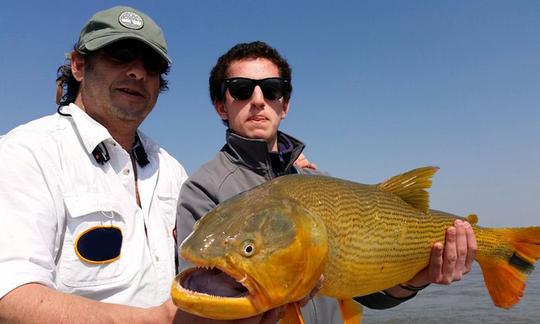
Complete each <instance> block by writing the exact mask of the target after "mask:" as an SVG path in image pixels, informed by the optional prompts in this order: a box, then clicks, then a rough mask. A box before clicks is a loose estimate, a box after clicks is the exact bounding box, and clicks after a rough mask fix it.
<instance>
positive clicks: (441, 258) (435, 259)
mask: <svg viewBox="0 0 540 324" xmlns="http://www.w3.org/2000/svg"><path fill="white" fill-rule="evenodd" d="M477 249H478V246H477V244H476V236H475V235H474V231H473V229H472V226H471V224H469V223H468V222H466V221H462V220H460V219H457V220H455V221H454V226H450V227H449V228H448V229H447V230H446V236H445V243H444V245H443V244H442V243H440V242H437V243H435V244H434V245H433V248H432V249H431V258H430V260H429V265H428V267H427V268H425V269H424V270H422V271H420V272H419V273H418V274H417V275H416V276H414V277H413V278H412V279H411V280H409V281H408V282H407V284H408V285H410V286H413V287H421V286H425V285H426V284H429V283H436V284H442V285H449V284H450V283H452V282H454V281H459V280H461V278H463V275H465V274H467V273H469V272H470V271H471V265H472V262H473V261H474V258H475V256H476V250H477Z"/></svg>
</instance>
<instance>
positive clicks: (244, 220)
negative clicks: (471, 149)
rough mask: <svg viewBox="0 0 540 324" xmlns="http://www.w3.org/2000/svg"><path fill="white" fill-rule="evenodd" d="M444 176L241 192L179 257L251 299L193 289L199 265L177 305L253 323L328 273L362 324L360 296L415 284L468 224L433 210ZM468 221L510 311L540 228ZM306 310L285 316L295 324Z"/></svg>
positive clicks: (289, 183) (488, 274) (539, 241)
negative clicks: (453, 230)
mask: <svg viewBox="0 0 540 324" xmlns="http://www.w3.org/2000/svg"><path fill="white" fill-rule="evenodd" d="M437 170H438V169H437V168H435V167H426V168H419V169H415V170H412V171H409V172H407V173H404V174H401V175H398V176H395V177H393V178H391V179H389V180H387V181H385V182H382V183H380V184H376V185H366V184H359V183H354V182H350V181H345V180H341V179H336V178H331V177H326V176H313V175H290V176H283V177H279V178H276V179H274V180H272V181H270V182H267V183H265V184H262V185H260V186H258V187H256V188H254V189H252V190H249V191H246V192H244V193H242V194H240V195H237V196H235V197H233V198H232V199H230V200H228V201H226V202H223V203H221V204H220V205H219V206H218V207H216V208H215V209H214V210H213V211H211V212H210V213H208V214H207V215H205V216H204V217H203V218H202V219H201V220H199V221H198V222H197V224H196V225H195V229H194V232H193V233H192V234H191V235H190V236H189V237H188V238H187V239H186V240H185V241H184V242H183V244H182V246H181V251H180V254H181V256H182V257H183V258H184V259H186V260H188V261H189V262H191V263H193V264H195V265H196V266H198V267H205V268H218V269H220V270H221V271H223V272H225V273H226V274H228V275H229V276H231V277H233V278H234V279H235V280H236V281H238V282H239V283H241V284H242V285H243V286H244V287H245V288H246V289H247V294H246V295H245V296H239V297H220V296H212V295H209V294H206V293H200V292H195V291H191V290H189V289H184V288H183V287H182V284H183V282H184V281H185V280H187V279H188V278H189V276H190V273H192V272H193V271H194V269H193V268H192V269H188V270H186V271H184V272H182V273H181V274H179V275H178V277H177V278H176V279H175V281H174V282H173V285H172V292H171V295H172V299H173V301H174V303H175V304H176V305H177V306H178V307H179V308H181V309H183V310H185V311H187V312H190V313H193V314H197V315H200V316H204V317H210V318H213V319H237V318H245V317H249V316H253V315H255V314H258V313H261V312H264V311H266V310H268V309H271V308H274V307H277V306H280V305H284V304H287V303H290V302H294V301H296V300H298V299H300V298H302V297H303V296H305V295H307V294H308V293H309V291H310V289H311V288H312V287H313V286H314V285H315V283H316V282H317V280H318V278H319V277H320V274H321V273H323V274H324V278H325V280H324V285H323V288H322V289H321V290H320V292H319V293H320V294H323V295H326V296H332V297H335V298H337V299H338V300H339V303H340V307H341V313H342V316H343V319H344V322H345V323H353V322H358V321H359V319H360V317H361V314H360V311H361V310H360V308H359V306H357V304H356V303H354V302H353V301H352V297H355V296H363V295H367V294H370V293H373V292H377V291H380V290H383V289H386V288H389V287H393V286H395V285H397V284H399V283H404V282H406V281H408V280H410V279H411V278H412V277H413V276H414V275H415V274H416V273H418V272H419V271H420V270H421V269H423V268H425V267H426V266H427V265H428V261H429V258H430V253H431V248H432V245H433V243H435V242H442V241H444V237H445V232H446V229H447V228H448V227H449V226H451V225H452V224H453V222H454V220H455V219H456V218H459V217H458V216H455V215H452V214H448V213H445V212H440V211H435V210H430V209H429V203H428V200H429V196H428V193H427V191H426V190H425V189H427V188H429V187H430V186H431V177H432V176H433V174H434V173H435V172H436V171H437ZM467 220H468V221H469V222H471V224H472V225H473V229H474V232H475V235H476V239H477V242H478V251H477V254H476V261H478V263H479V264H480V266H481V268H482V271H483V274H484V281H485V283H486V286H487V289H488V291H489V293H490V295H491V298H492V300H493V302H494V303H495V305H496V306H498V307H504V308H509V307H511V306H512V305H514V304H515V303H517V302H518V301H519V299H520V297H521V296H522V295H523V290H524V288H525V282H526V280H527V275H528V273H529V272H530V271H532V270H533V269H534V263H535V262H536V260H537V259H538V258H539V257H540V227H528V228H500V229H494V228H482V227H480V226H477V225H476V221H477V219H476V216H474V215H470V216H469V217H468V218H467ZM297 310H298V309H297V308H296V309H294V308H293V309H290V312H288V314H287V316H286V318H287V319H294V316H296V315H295V314H296V313H294V314H291V312H294V311H296V312H297Z"/></svg>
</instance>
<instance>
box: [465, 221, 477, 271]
mask: <svg viewBox="0 0 540 324" xmlns="http://www.w3.org/2000/svg"><path fill="white" fill-rule="evenodd" d="M465 232H466V233H467V258H466V259H465V272H464V274H467V273H469V272H470V271H471V267H472V263H473V261H474V259H475V258H476V251H477V250H478V244H477V243H476V235H475V234H474V230H473V228H472V226H471V224H470V223H469V222H465Z"/></svg>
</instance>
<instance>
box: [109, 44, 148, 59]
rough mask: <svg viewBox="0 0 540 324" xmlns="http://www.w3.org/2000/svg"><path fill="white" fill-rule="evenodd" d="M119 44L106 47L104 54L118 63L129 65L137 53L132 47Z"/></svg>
mask: <svg viewBox="0 0 540 324" xmlns="http://www.w3.org/2000/svg"><path fill="white" fill-rule="evenodd" d="M124 45H126V44H122V43H121V42H118V43H114V44H112V45H109V46H106V47H105V48H104V49H103V50H104V51H105V53H106V54H107V55H108V56H109V57H110V58H112V59H113V60H115V61H118V62H119V63H130V62H133V60H134V59H136V58H137V56H139V51H138V50H137V49H136V48H134V47H128V46H124Z"/></svg>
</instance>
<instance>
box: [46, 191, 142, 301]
mask: <svg viewBox="0 0 540 324" xmlns="http://www.w3.org/2000/svg"><path fill="white" fill-rule="evenodd" d="M64 202H65V207H66V229H65V233H64V244H63V246H62V252H61V255H60V257H59V260H58V264H57V280H56V281H57V283H60V284H61V285H64V286H65V287H66V289H67V290H68V291H71V292H75V293H78V294H81V295H84V294H85V293H84V292H85V290H84V288H85V287H86V288H88V289H89V290H88V291H86V292H87V293H89V292H91V291H92V290H93V289H92V287H96V286H104V285H111V284H114V287H116V288H118V287H119V286H122V285H124V284H125V285H127V284H129V281H130V280H131V279H132V278H133V276H134V275H135V269H134V268H136V267H128V266H127V265H128V260H127V258H126V257H125V255H126V254H128V253H129V254H132V251H133V249H132V248H130V246H129V242H127V238H128V237H130V235H129V233H127V230H128V227H127V225H126V218H125V217H126V215H125V214H124V213H125V212H126V211H125V210H123V208H122V207H123V206H122V205H121V201H119V200H116V199H114V198H111V197H108V196H105V195H102V194H77V195H72V196H71V195H66V197H65V199H64ZM124 209H125V208H124ZM99 227H116V228H118V229H120V231H121V232H122V247H121V249H120V257H119V258H118V259H116V260H114V261H112V262H108V263H97V264H96V263H90V262H86V261H85V260H83V259H82V258H81V257H80V255H78V253H77V252H76V249H75V244H76V242H77V240H78V239H79V238H80V237H81V236H82V235H83V234H84V233H86V232H88V231H89V230H91V229H93V228H99ZM130 257H133V256H132V255H130ZM72 289H74V290H72ZM77 289H82V290H80V291H77Z"/></svg>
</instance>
